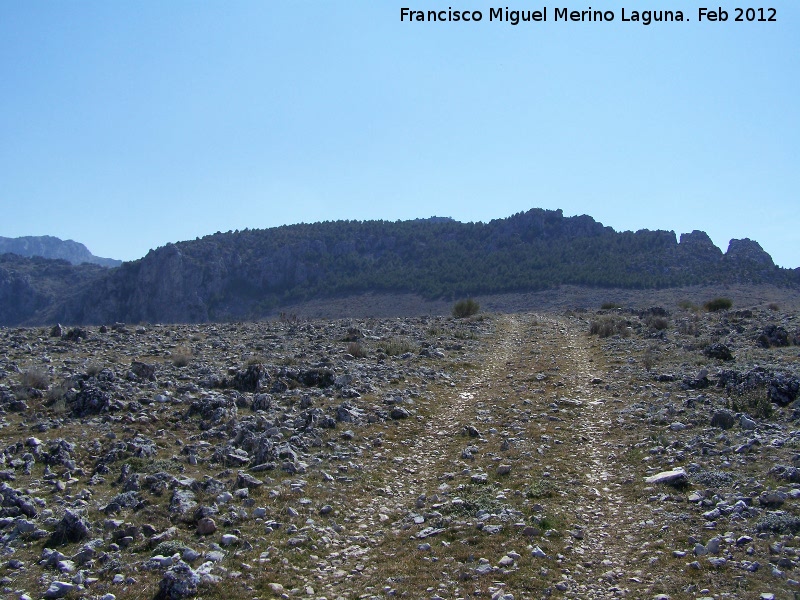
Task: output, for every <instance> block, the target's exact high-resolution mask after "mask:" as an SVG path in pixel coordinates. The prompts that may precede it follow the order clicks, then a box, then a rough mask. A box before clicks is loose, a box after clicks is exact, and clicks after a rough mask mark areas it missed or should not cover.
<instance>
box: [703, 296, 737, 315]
mask: <svg viewBox="0 0 800 600" xmlns="http://www.w3.org/2000/svg"><path fill="white" fill-rule="evenodd" d="M731 306H733V300H731V299H730V298H714V299H713V300H709V301H708V302H706V303H705V304H704V305H703V308H705V309H706V310H707V311H708V312H717V311H719V310H728V309H729V308H730V307H731Z"/></svg>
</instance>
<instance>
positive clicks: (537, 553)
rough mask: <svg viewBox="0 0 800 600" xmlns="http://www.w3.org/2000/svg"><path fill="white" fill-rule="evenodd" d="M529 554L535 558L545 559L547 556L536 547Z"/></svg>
mask: <svg viewBox="0 0 800 600" xmlns="http://www.w3.org/2000/svg"><path fill="white" fill-rule="evenodd" d="M531 554H532V555H533V556H535V557H536V558H547V554H545V553H544V550H542V549H541V548H539V546H536V547H535V548H534V549H533V550H531Z"/></svg>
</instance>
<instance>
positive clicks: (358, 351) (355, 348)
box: [347, 342, 367, 358]
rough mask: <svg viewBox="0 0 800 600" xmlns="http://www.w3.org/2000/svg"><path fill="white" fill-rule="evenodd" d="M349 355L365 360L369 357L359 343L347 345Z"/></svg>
mask: <svg viewBox="0 0 800 600" xmlns="http://www.w3.org/2000/svg"><path fill="white" fill-rule="evenodd" d="M347 353H348V354H350V355H351V356H354V357H356V358H364V357H366V356H367V351H366V350H365V349H364V347H363V346H362V345H361V344H359V343H358V342H350V343H349V344H347Z"/></svg>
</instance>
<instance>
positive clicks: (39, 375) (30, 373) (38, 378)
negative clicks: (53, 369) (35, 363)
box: [19, 367, 50, 390]
mask: <svg viewBox="0 0 800 600" xmlns="http://www.w3.org/2000/svg"><path fill="white" fill-rule="evenodd" d="M19 380H20V383H21V384H22V385H24V386H25V387H27V388H33V389H36V390H46V389H47V388H48V387H49V386H50V374H49V373H48V372H47V370H45V369H43V368H41V367H32V368H30V369H26V370H25V371H23V372H22V374H21V375H20V378H19Z"/></svg>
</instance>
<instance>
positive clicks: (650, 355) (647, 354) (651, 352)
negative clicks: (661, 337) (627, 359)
mask: <svg viewBox="0 0 800 600" xmlns="http://www.w3.org/2000/svg"><path fill="white" fill-rule="evenodd" d="M656 358H657V349H656V347H655V346H652V345H651V346H648V347H647V349H646V350H645V351H644V354H643V355H642V366H644V368H645V369H647V370H648V371H652V370H653V367H654V366H656Z"/></svg>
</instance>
